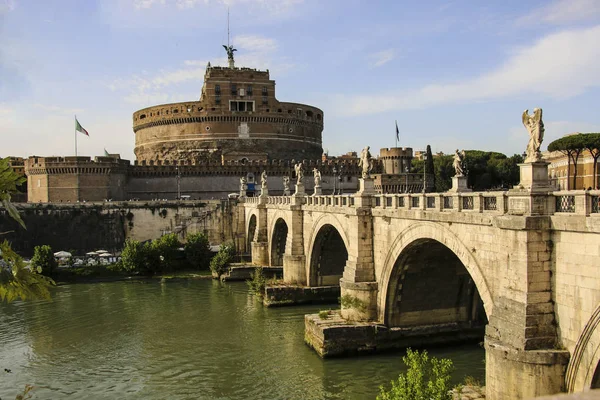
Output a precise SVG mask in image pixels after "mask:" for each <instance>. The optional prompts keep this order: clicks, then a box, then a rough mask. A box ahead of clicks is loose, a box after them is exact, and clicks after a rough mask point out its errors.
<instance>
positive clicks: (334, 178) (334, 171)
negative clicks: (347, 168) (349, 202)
mask: <svg viewBox="0 0 600 400" xmlns="http://www.w3.org/2000/svg"><path fill="white" fill-rule="evenodd" d="M336 173H337V169H335V167H333V195H334V196H335V181H336V179H337V178H336V175H335V174H336Z"/></svg>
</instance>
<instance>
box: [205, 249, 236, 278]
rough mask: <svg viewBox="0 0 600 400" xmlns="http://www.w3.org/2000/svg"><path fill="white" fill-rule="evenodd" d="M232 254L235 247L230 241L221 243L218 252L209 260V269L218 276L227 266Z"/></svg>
mask: <svg viewBox="0 0 600 400" xmlns="http://www.w3.org/2000/svg"><path fill="white" fill-rule="evenodd" d="M234 255H235V247H234V246H233V244H232V243H225V244H222V245H221V248H220V249H219V252H218V253H217V254H216V255H215V256H214V257H213V258H212V260H210V270H211V271H212V272H213V273H214V274H216V275H217V277H219V278H220V277H221V275H223V274H224V273H225V272H226V271H227V268H229V264H230V263H231V261H232V260H233V256H234Z"/></svg>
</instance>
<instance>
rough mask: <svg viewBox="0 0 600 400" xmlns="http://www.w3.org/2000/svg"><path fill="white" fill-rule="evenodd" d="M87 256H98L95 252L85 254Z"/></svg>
mask: <svg viewBox="0 0 600 400" xmlns="http://www.w3.org/2000/svg"><path fill="white" fill-rule="evenodd" d="M85 255H86V256H95V255H98V253H96V252H95V251H90V252H89V253H85Z"/></svg>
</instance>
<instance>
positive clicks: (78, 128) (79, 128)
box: [75, 117, 90, 136]
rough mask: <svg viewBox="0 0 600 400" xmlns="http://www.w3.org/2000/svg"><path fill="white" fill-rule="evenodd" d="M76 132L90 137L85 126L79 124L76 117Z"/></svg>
mask: <svg viewBox="0 0 600 400" xmlns="http://www.w3.org/2000/svg"><path fill="white" fill-rule="evenodd" d="M75 130H76V131H77V132H81V133H83V134H84V135H85V136H90V134H89V133H88V131H86V130H85V128H84V127H83V126H81V124H80V123H79V121H77V117H75Z"/></svg>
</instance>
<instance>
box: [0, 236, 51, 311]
mask: <svg viewBox="0 0 600 400" xmlns="http://www.w3.org/2000/svg"><path fill="white" fill-rule="evenodd" d="M38 272H41V271H32V270H30V269H29V268H28V267H27V266H26V265H25V263H24V262H23V259H22V258H21V257H20V256H19V255H18V254H17V253H15V252H14V251H13V250H12V249H11V248H10V245H9V243H8V242H7V241H4V242H2V243H0V301H5V302H8V303H10V302H11V301H13V300H16V299H21V300H37V299H44V300H51V297H50V290H49V288H50V286H52V285H54V281H53V280H52V279H50V278H48V277H46V276H44V275H42V274H40V273H38Z"/></svg>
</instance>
